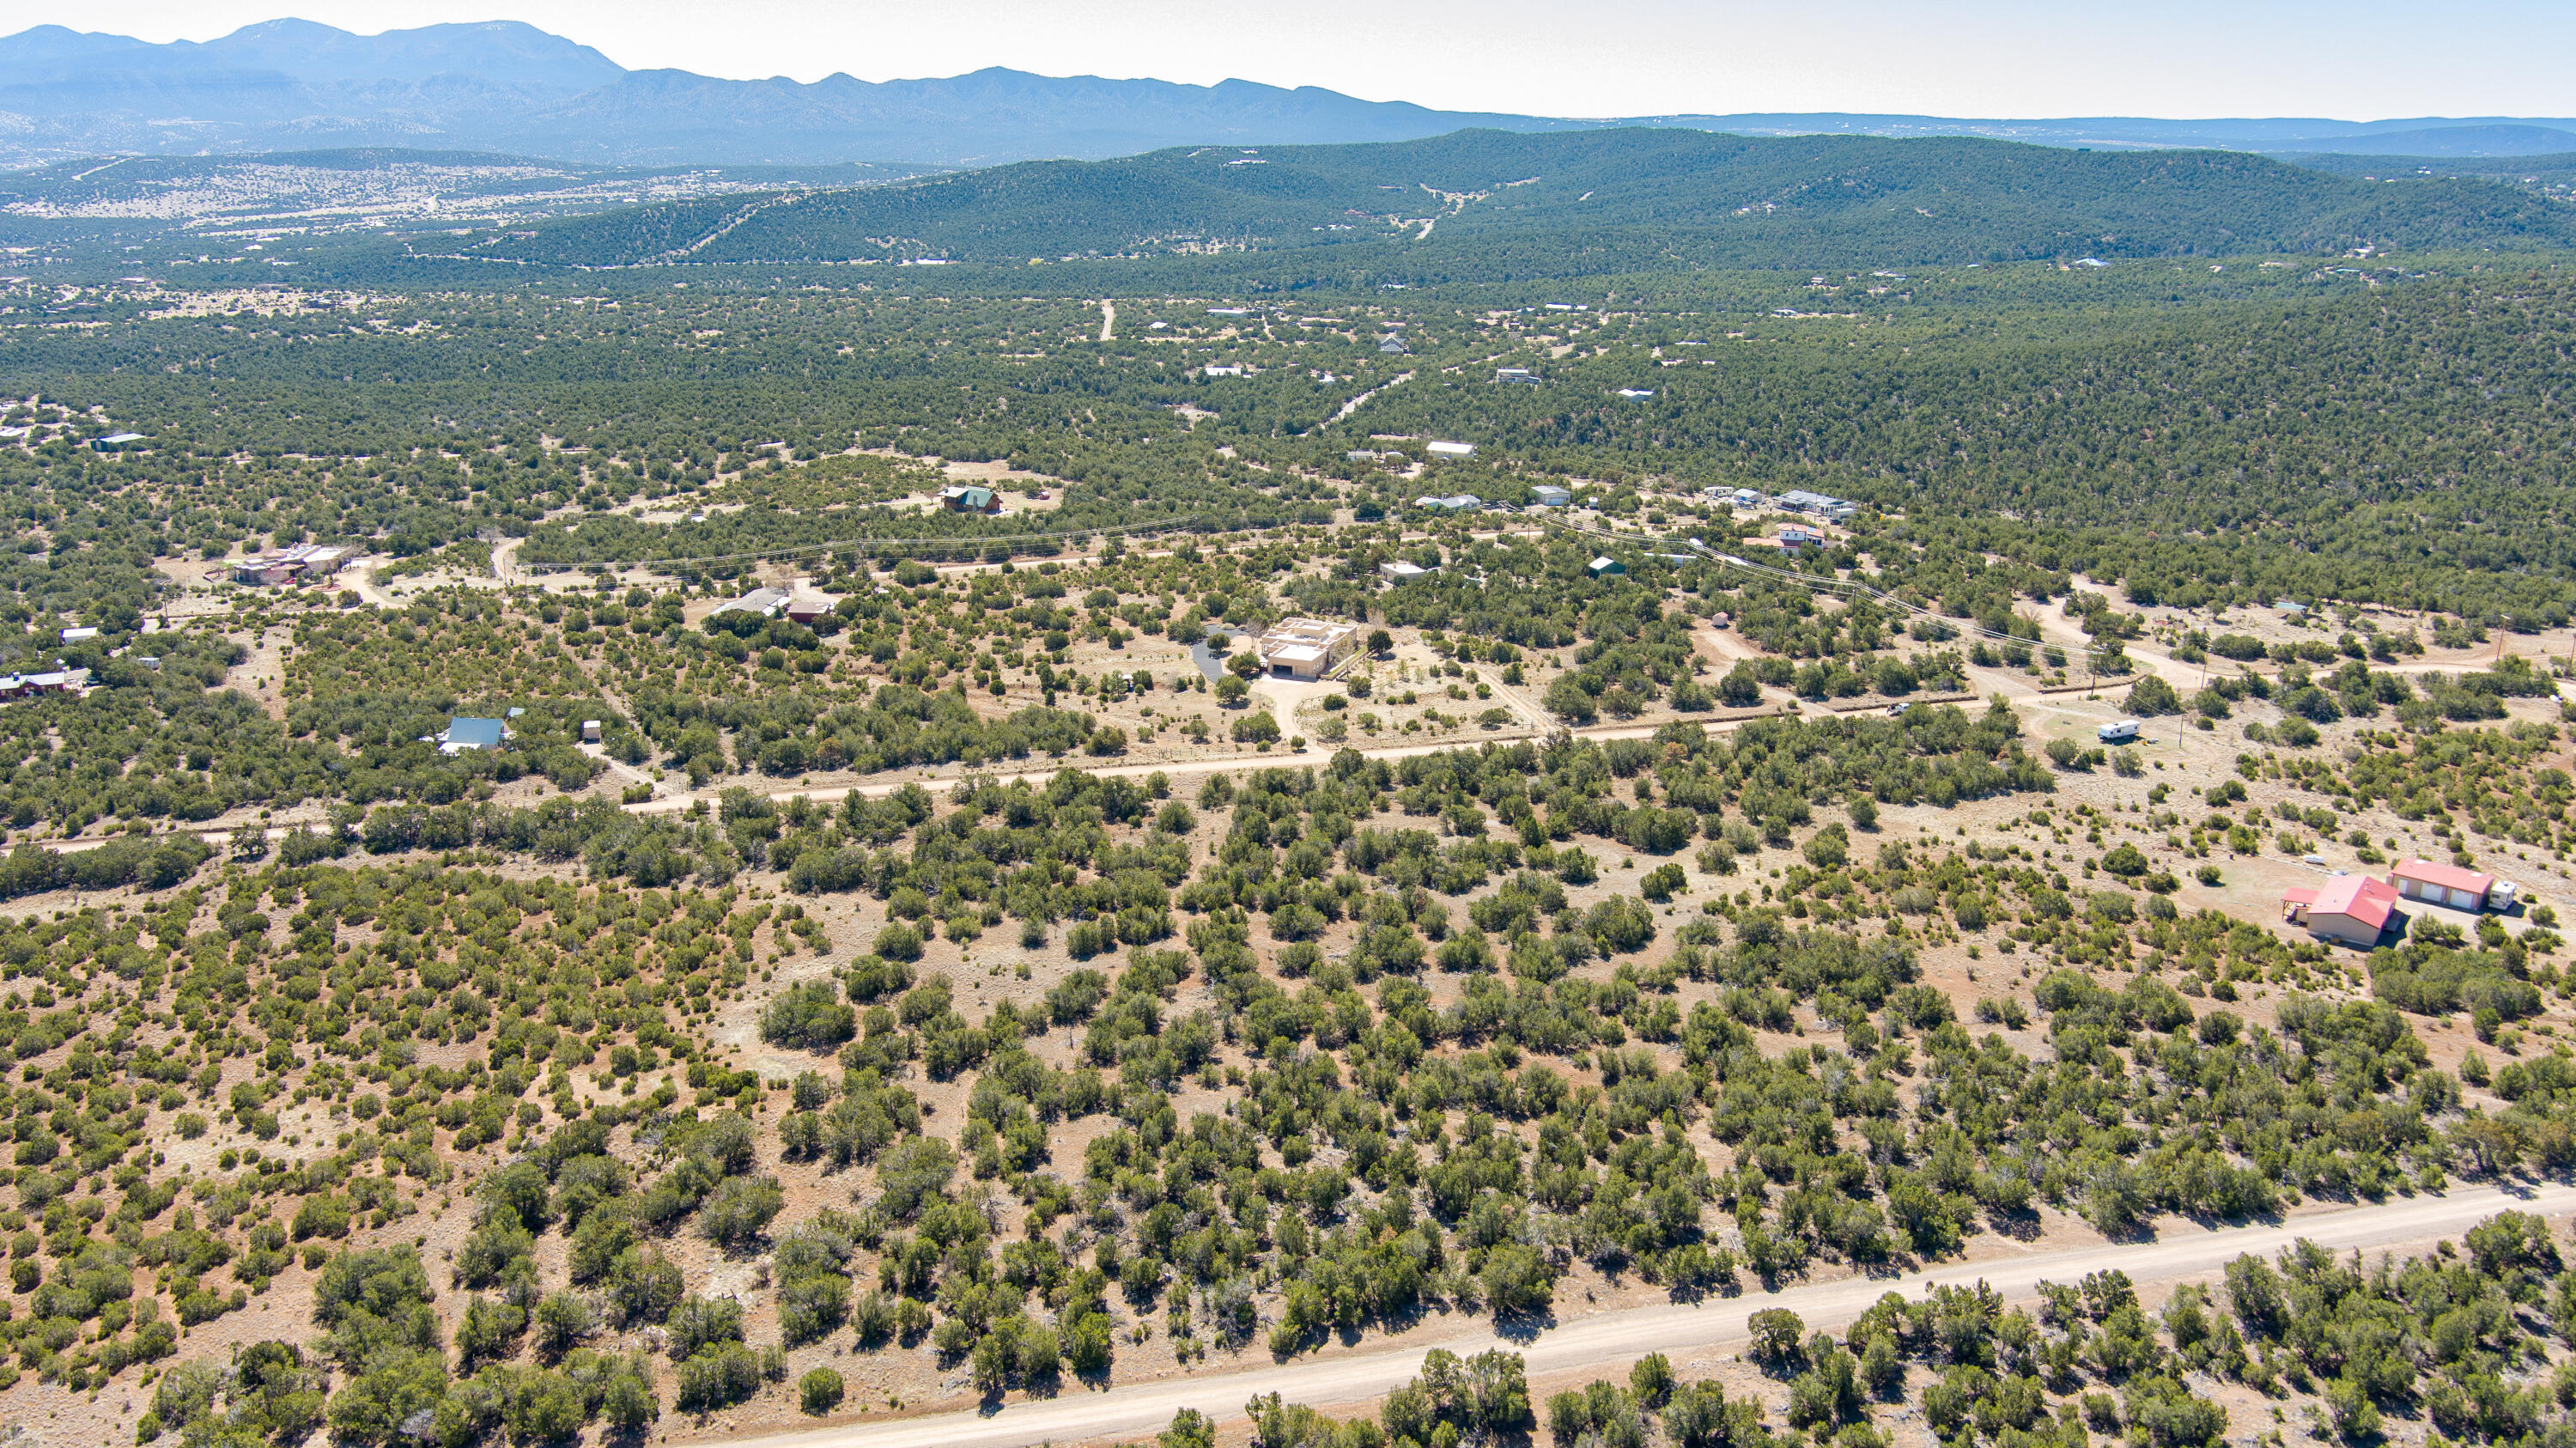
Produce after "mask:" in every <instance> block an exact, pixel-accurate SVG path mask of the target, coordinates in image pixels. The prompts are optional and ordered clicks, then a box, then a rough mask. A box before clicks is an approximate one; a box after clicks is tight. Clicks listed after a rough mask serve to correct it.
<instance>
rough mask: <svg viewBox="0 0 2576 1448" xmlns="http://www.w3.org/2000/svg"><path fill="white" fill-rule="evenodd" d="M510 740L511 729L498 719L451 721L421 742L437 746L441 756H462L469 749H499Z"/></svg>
mask: <svg viewBox="0 0 2576 1448" xmlns="http://www.w3.org/2000/svg"><path fill="white" fill-rule="evenodd" d="M509 738H510V730H509V727H508V726H507V725H504V724H503V723H502V722H501V721H500V720H498V719H450V720H448V721H447V727H446V728H444V729H441V730H440V731H438V732H437V733H436V734H432V735H429V736H427V737H426V738H424V739H423V740H422V741H421V742H422V743H424V744H435V745H437V746H438V752H439V753H441V754H462V753H464V752H465V751H466V750H469V749H477V750H481V749H499V748H501V747H502V746H503V745H504V744H506V743H507V742H508V740H509Z"/></svg>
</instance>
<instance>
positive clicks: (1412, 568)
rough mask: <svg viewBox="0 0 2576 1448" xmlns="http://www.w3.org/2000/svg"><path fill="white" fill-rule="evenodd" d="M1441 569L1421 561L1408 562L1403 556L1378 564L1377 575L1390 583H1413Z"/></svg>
mask: <svg viewBox="0 0 2576 1448" xmlns="http://www.w3.org/2000/svg"><path fill="white" fill-rule="evenodd" d="M1439 571H1440V570H1439V569H1437V568H1425V567H1423V566H1422V565H1421V564H1419V563H1407V562H1406V561H1404V560H1403V559H1401V558H1398V559H1396V560H1395V561H1393V562H1391V563H1381V564H1379V565H1378V566H1377V576H1378V577H1380V578H1383V579H1385V580H1386V581H1387V582H1389V583H1411V582H1414V581H1415V580H1417V579H1423V578H1429V577H1430V576H1431V575H1432V574H1434V573H1437V572H1439Z"/></svg>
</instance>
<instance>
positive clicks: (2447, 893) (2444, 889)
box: [2388, 860, 2496, 910]
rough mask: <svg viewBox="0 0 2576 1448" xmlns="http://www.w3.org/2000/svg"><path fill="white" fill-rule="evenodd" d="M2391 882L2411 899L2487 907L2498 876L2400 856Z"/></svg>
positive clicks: (2466, 907)
mask: <svg viewBox="0 0 2576 1448" xmlns="http://www.w3.org/2000/svg"><path fill="white" fill-rule="evenodd" d="M2388 883H2389V884H2390V885H2393V886H2395V887H2396V890H2397V893H2398V894H2399V895H2401V896H2404V897H2405V898H2406V899H2409V900H2420V901H2422V902H2423V903H2425V904H2427V905H2442V906H2447V907H2448V908H2450V909H2453V910H2484V909H2485V908H2487V896H2488V894H2489V893H2490V892H2492V891H2493V890H2494V889H2495V884H2496V878H2495V876H2493V875H2482V874H2480V873H2478V872H2477V871H2475V870H2464V869H2462V868H2460V867H2459V866H2457V865H2444V864H2437V863H2436V862H2434V861H2432V860H2400V861H2398V862H2397V867H2396V868H2395V869H2392V870H2390V871H2389V872H2388Z"/></svg>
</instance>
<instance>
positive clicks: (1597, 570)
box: [1583, 558, 1628, 578]
mask: <svg viewBox="0 0 2576 1448" xmlns="http://www.w3.org/2000/svg"><path fill="white" fill-rule="evenodd" d="M1627 571H1628V565H1627V564H1625V563H1622V562H1620V561H1619V560H1618V559H1616V558H1595V559H1593V560H1592V561H1591V562H1590V563H1587V564H1585V565H1584V566H1583V574H1584V576H1585V577H1586V578H1607V577H1609V576H1610V575H1612V574H1614V573H1625V572H1627Z"/></svg>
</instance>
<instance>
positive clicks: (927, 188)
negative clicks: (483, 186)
mask: <svg viewBox="0 0 2576 1448" xmlns="http://www.w3.org/2000/svg"><path fill="white" fill-rule="evenodd" d="M733 220H734V218H733V217H732V215H731V214H730V213H729V212H728V211H727V210H726V208H725V207H724V206H722V205H719V204H717V203H712V202H700V203H690V204H687V205H681V206H673V207H658V208H656V207H648V208H644V209H642V210H640V211H637V212H634V213H631V214H620V215H611V216H604V217H600V218H595V219H585V220H582V221H577V222H567V223H563V224H560V225H557V226H553V227H550V228H545V229H542V230H541V231H540V232H539V234H538V235H536V236H534V237H531V238H526V239H520V238H516V237H498V238H493V239H490V240H487V241H485V242H483V243H481V244H479V245H477V246H474V247H471V248H469V250H471V251H472V252H473V254H476V255H484V256H493V257H510V258H515V259H520V260H525V261H534V262H541V263H546V264H550V265H576V266H603V265H629V264H633V263H635V262H639V261H644V260H648V259H653V258H659V257H665V256H666V255H667V254H669V253H671V252H672V251H673V250H674V249H675V248H676V247H680V246H685V245H689V244H691V243H702V244H698V245H696V246H695V249H694V250H692V251H690V252H689V257H690V259H691V260H693V261H698V262H777V261H810V260H833V259H847V258H866V259H901V258H906V257H915V256H931V257H946V258H955V259H977V260H1018V259H1021V258H1025V257H1031V256H1037V257H1049V258H1052V257H1057V256H1066V255H1084V254H1104V253H1124V252H1145V253H1156V252H1165V251H1170V250H1173V249H1175V248H1186V247H1192V246H1197V247H1209V246H1218V247H1246V246H1248V247H1260V248H1279V247H1290V246H1308V245H1320V244H1330V243H1348V242H1356V241H1369V240H1381V241H1382V240H1385V239H1389V238H1396V237H1401V238H1403V239H1405V240H1407V241H1409V242H1412V243H1415V244H1418V245H1422V246H1425V247H1427V248H1429V249H1430V251H1431V254H1432V256H1433V257H1435V258H1437V260H1436V261H1434V262H1433V264H1434V265H1437V266H1443V267H1446V268H1448V269H1449V270H1450V271H1451V273H1452V274H1455V275H1476V274H1482V273H1488V272H1491V271H1492V270H1494V269H1495V268H1496V267H1498V266H1500V267H1504V268H1511V267H1515V266H1518V267H1530V266H1535V265H1541V263H1539V262H1538V259H1537V257H1538V253H1540V252H1542V251H1543V252H1545V253H1546V254H1547V255H1548V256H1549V257H1551V258H1553V261H1554V265H1555V266H1557V267H1558V268H1559V269H1568V268H1570V269H1572V270H1576V271H1605V270H1614V269H1624V268H1632V267H1636V266H1639V265H1641V264H1645V263H1648V262H1650V261H1652V260H1654V259H1656V258H1659V257H1660V258H1662V259H1664V260H1665V261H1666V262H1668V263H1669V262H1672V261H1680V262H1686V263H1690V264H1695V265H1702V266H1729V265H1732V266H1839V265H1860V264H1880V265H1886V264H1903V265H1924V264H1930V263H1934V262H1954V263H1964V262H1969V261H1977V260H2004V259H2008V258H2021V257H2059V256H2069V257H2071V256H2085V255H2100V256H2170V255H2206V254H2213V253H2230V254H2238V253H2250V252H2313V251H2325V252H2330V253H2331V252H2337V251H2342V250H2344V249H2346V248H2348V247H2351V246H2354V245H2356V244H2361V243H2371V244H2375V245H2378V246H2381V247H2388V246H2406V247H2417V248H2421V247H2428V246H2450V245H2498V244H2501V245H2512V246H2528V245H2533V244H2555V243H2561V242H2564V241H2566V240H2567V239H2569V237H2570V236H2571V235H2576V222H2571V220H2570V218H2569V217H2567V216H2566V215H2565V214H2564V213H2563V212H2561V211H2560V210H2559V209H2557V208H2555V207H2553V206H2551V205H2550V204H2549V203H2548V202H2546V201H2544V200H2542V199H2541V198H2539V197H2536V196H2533V195H2531V194H2529V193H2528V192H2525V191H2522V190H2520V189H2518V188H2514V187H2507V186H2501V185H2493V184H2488V183H2482V182H2476V183H2473V182H2458V181H2451V182H2445V183H2444V184H2442V185H2439V186H2433V185H2419V184H2407V185H2399V186H2383V185H2378V184H2374V183H2371V182H2365V181H2362V180H2360V179H2358V178H2347V177H2340V176H2329V175H2325V174H2323V173H2320V172H2315V171H2307V170H2301V169H2299V168H2297V167H2293V166H2287V165H2283V164H2281V163H2279V162H2276V161H2271V160H2267V159H2263V158H2259V157H2254V156H2247V155H2241V154H2234V153H2228V152H2216V151H2174V152H2153V153H2137V152H2123V153H2114V152H2101V153H2093V152H2078V151H2065V150H2056V149H2050V148H2043V147H2035V146H2019V145H2012V144H2008V143H2003V142H1994V141H1983V140H1973V139H1959V138H1944V139H1932V140H1917V141H1887V140H1879V139H1874V138H1866V137H1802V138H1795V139H1776V138H1774V139H1763V138H1748V137H1740V136H1725V135H1713V134H1708V133H1705V132H1698V131H1676V130H1650V129H1633V130H1611V131H1594V132H1581V133H1575V134H1565V135H1516V134H1510V133H1506V132H1500V131H1461V132H1458V133H1456V134H1453V135H1448V136H1442V137H1438V138H1436V139H1432V140H1426V141H1408V142H1398V143H1391V144H1384V145H1366V146H1304V147H1269V148H1262V149H1259V150H1257V151H1256V150H1248V149H1244V148H1238V147H1202V148H1198V149H1194V150H1169V151H1159V152H1155V153H1153V154H1151V155H1146V156H1136V157H1129V158H1125V159H1121V160H1115V161H1102V162H1089V163H1085V162H1053V161H1049V162H1031V163H1025V164H1021V165H1016V166H1005V167H999V168H995V169H992V170H987V171H975V172H968V173H965V174H963V175H958V176H951V177H940V178H936V179H932V180H928V181H923V182H919V183H916V184H912V185H907V186H896V187H889V188H871V189H868V190H865V191H847V192H835V193H827V194H823V195H818V196H812V197H804V198H787V197H780V198H777V199H775V200H774V201H773V202H771V203H770V204H768V205H766V206H765V207H763V208H762V209H760V210H758V211H757V213H756V214H753V215H751V216H749V218H748V219H743V220H739V222H738V224H732V225H730V226H727V225H726V223H727V222H729V221H733ZM720 228H722V229H721V234H719V230H720ZM1496 246H1501V247H1503V248H1505V250H1504V254H1503V255H1504V257H1505V258H1508V260H1497V259H1495V258H1492V257H1489V256H1487V255H1486V252H1487V250H1488V249H1490V248H1493V247H1496Z"/></svg>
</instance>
